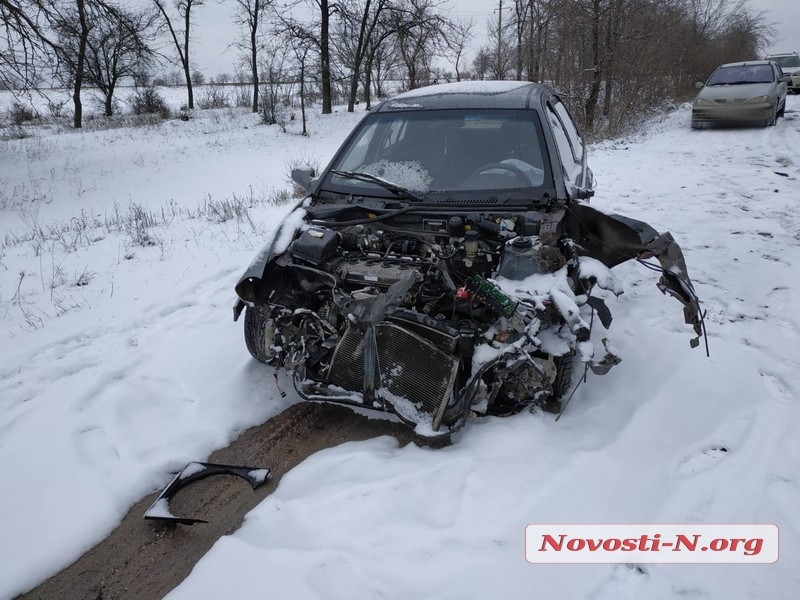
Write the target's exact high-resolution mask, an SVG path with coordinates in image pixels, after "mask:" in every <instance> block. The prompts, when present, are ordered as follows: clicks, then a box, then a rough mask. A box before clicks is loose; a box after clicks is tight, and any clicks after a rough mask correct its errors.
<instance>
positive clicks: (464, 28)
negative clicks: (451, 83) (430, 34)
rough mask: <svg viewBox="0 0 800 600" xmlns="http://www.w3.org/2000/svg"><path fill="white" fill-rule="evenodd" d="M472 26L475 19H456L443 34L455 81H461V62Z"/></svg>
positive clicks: (469, 39) (470, 37) (470, 36)
mask: <svg viewBox="0 0 800 600" xmlns="http://www.w3.org/2000/svg"><path fill="white" fill-rule="evenodd" d="M474 27H475V21H473V20H472V19H469V20H462V21H457V22H455V23H453V26H452V27H451V28H450V31H449V32H448V34H447V35H446V36H445V39H444V42H445V45H446V48H447V55H448V57H449V58H450V59H451V60H452V61H453V68H454V70H455V72H456V81H461V76H462V71H461V63H462V61H463V60H464V55H465V54H466V51H467V49H468V48H469V43H470V41H471V40H472V37H473V33H472V30H473V28H474Z"/></svg>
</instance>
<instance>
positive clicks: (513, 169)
mask: <svg viewBox="0 0 800 600" xmlns="http://www.w3.org/2000/svg"><path fill="white" fill-rule="evenodd" d="M495 169H497V170H500V171H506V172H507V173H511V174H512V175H514V177H516V178H517V180H518V181H519V182H520V183H521V184H522V185H523V186H526V185H530V184H531V181H530V178H529V177H528V175H527V173H525V171H523V170H522V169H520V168H519V167H517V166H515V165H512V164H509V163H503V162H493V163H486V164H485V165H482V166H480V167H478V168H477V169H475V170H474V171H473V172H472V175H470V176H469V178H470V179H471V178H473V177H478V176H480V175H483V174H484V173H486V172H487V171H494V170H495Z"/></svg>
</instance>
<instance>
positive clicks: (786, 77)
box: [781, 75, 792, 83]
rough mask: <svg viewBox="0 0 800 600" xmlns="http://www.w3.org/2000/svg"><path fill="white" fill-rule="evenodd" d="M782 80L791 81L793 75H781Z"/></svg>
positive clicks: (784, 81)
mask: <svg viewBox="0 0 800 600" xmlns="http://www.w3.org/2000/svg"><path fill="white" fill-rule="evenodd" d="M781 81H782V82H783V83H791V82H792V76H791V75H784V76H783V77H781Z"/></svg>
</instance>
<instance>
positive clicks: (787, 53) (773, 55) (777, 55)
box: [764, 52, 798, 60]
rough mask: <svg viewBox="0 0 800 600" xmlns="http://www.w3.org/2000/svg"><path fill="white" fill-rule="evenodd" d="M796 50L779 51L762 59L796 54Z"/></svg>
mask: <svg viewBox="0 0 800 600" xmlns="http://www.w3.org/2000/svg"><path fill="white" fill-rule="evenodd" d="M797 55H798V54H797V52H779V53H778V54H770V55H769V56H768V57H767V58H765V59H764V60H770V59H772V58H783V57H784V56H797Z"/></svg>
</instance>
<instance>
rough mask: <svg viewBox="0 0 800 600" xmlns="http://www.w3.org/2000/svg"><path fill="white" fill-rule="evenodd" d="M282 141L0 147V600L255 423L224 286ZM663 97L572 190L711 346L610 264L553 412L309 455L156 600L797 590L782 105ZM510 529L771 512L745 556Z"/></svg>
mask: <svg viewBox="0 0 800 600" xmlns="http://www.w3.org/2000/svg"><path fill="white" fill-rule="evenodd" d="M360 117H361V115H360V114H358V113H356V114H355V115H350V114H347V113H344V112H339V113H337V114H335V115H331V116H326V117H323V116H321V115H318V114H314V115H312V119H311V121H310V125H309V127H310V131H311V135H310V137H308V138H304V137H301V136H298V135H297V134H296V129H297V126H298V124H297V123H296V122H295V123H292V125H291V128H290V131H289V133H286V134H284V133H281V132H280V130H279V129H278V128H276V127H264V126H261V125H258V124H257V117H255V116H252V115H248V114H247V113H242V112H239V111H234V110H222V111H201V112H199V113H198V114H197V118H195V119H193V120H191V121H189V122H181V121H168V122H164V123H162V124H159V125H155V126H152V127H148V128H142V129H135V130H134V129H115V130H106V131H97V132H79V133H65V134H59V135H53V134H42V135H34V136H32V137H29V138H26V139H22V140H8V141H5V142H0V235H2V236H3V237H2V238H0V239H2V246H0V335H1V336H2V339H3V340H4V341H3V342H2V344H0V464H2V466H3V479H2V481H3V483H2V488H0V492H2V493H0V598H11V597H13V596H14V595H15V594H17V593H19V592H23V591H25V590H27V589H30V588H31V587H33V586H34V585H35V584H37V583H38V582H40V581H42V580H44V579H45V578H46V577H48V576H49V575H52V574H54V573H55V572H57V571H58V570H59V569H61V568H63V567H65V566H67V565H68V564H69V563H71V562H72V561H74V560H75V559H76V558H78V557H79V556H80V555H81V553H83V552H84V551H85V550H87V549H88V548H90V547H91V546H92V545H94V544H95V543H96V542H98V541H99V540H101V539H102V538H104V537H105V536H106V535H107V534H108V533H109V532H110V531H111V530H112V529H113V528H114V527H115V526H116V524H117V523H118V522H119V521H120V519H121V518H122V517H123V516H124V514H125V513H126V512H127V510H128V508H129V507H130V506H131V505H132V504H133V503H134V502H136V501H137V500H139V499H140V498H142V497H143V496H145V495H146V494H148V493H150V492H153V491H155V490H156V489H158V488H160V487H161V486H163V485H164V484H165V483H166V482H168V480H169V478H170V473H171V472H174V471H176V470H177V469H179V468H180V467H182V466H183V465H184V464H185V463H187V462H189V461H191V460H200V459H204V458H206V457H207V456H208V455H209V454H210V453H211V452H212V451H213V450H214V449H216V448H220V447H224V446H225V445H227V444H228V443H230V441H231V440H233V439H235V438H236V437H237V436H238V434H239V433H241V432H242V431H243V430H244V429H245V428H247V427H249V426H252V425H255V424H258V423H261V422H263V421H264V420H266V419H267V418H269V417H270V416H272V415H275V414H277V413H278V412H280V411H281V410H283V409H284V408H285V407H286V406H288V404H289V403H291V402H294V401H296V397H294V396H293V395H291V394H290V395H289V397H288V398H286V399H281V398H280V397H279V394H278V392H277V391H276V389H275V387H274V384H273V379H272V370H271V369H269V368H266V367H262V366H261V365H260V364H258V363H255V361H253V360H252V359H251V358H250V357H249V355H248V354H247V351H246V350H245V347H244V343H243V340H242V334H241V323H240V324H233V323H232V322H231V305H232V301H233V291H232V290H233V285H234V284H235V283H236V281H237V280H238V277H239V275H240V273H241V271H242V270H243V268H244V267H245V266H246V265H247V263H248V262H249V260H250V259H251V258H252V255H253V253H254V252H255V251H256V250H257V249H258V248H259V247H260V246H261V245H262V243H263V241H264V239H265V238H267V237H268V236H269V232H270V231H271V230H272V229H273V228H274V227H275V225H276V223H277V221H278V219H279V218H280V217H281V215H282V214H284V213H285V212H286V211H287V210H288V209H289V206H291V204H288V203H286V202H285V200H286V198H285V196H286V194H283V193H281V190H284V189H289V188H290V185H289V183H288V181H287V164H289V163H292V162H297V161H299V160H302V159H308V158H311V159H314V160H317V161H319V162H321V163H324V162H325V161H327V160H328V159H329V158H330V157H331V155H332V153H333V152H334V150H335V149H336V147H337V146H338V144H339V143H340V142H341V140H342V139H343V138H344V137H345V135H346V134H347V132H348V131H349V130H350V129H351V128H352V127H353V125H354V124H355V123H356V122H357V120H358V119H359V118H360ZM689 118H690V108H689V107H688V105H686V106H683V107H681V108H680V109H678V110H677V111H675V112H674V113H672V114H670V115H668V116H666V117H664V118H663V119H662V120H660V121H659V122H657V123H653V124H651V126H650V127H648V128H647V130H646V131H645V132H643V133H642V134H641V135H638V136H635V137H633V138H631V139H628V140H624V141H614V142H604V143H602V144H598V145H596V146H595V147H593V148H592V154H591V158H590V164H591V166H592V168H593V170H594V172H595V174H596V176H597V179H598V193H597V196H596V197H595V199H593V201H592V202H593V203H594V204H595V205H596V206H598V207H600V208H603V209H607V210H610V211H618V212H620V213H622V214H625V215H627V216H630V217H633V218H638V219H642V220H645V221H648V222H649V223H651V224H652V225H653V226H655V227H656V228H657V229H659V230H660V231H665V230H669V231H671V232H672V233H673V235H674V237H675V238H676V240H677V241H678V242H679V243H680V244H681V246H682V247H683V250H684V253H685V255H686V258H687V263H688V267H689V273H690V275H691V276H692V278H693V280H694V282H695V286H696V290H697V292H698V294H699V296H700V298H701V300H702V301H703V306H704V308H705V309H707V311H708V316H707V321H706V323H707V328H708V334H709V346H710V351H711V357H710V358H706V357H705V355H704V352H703V351H702V349H701V348H698V349H695V350H691V349H690V348H689V339H690V337H691V335H690V328H689V327H688V326H686V325H684V324H683V318H682V315H681V307H680V305H679V304H678V303H677V302H676V301H675V300H673V299H671V298H668V297H664V296H662V294H661V293H660V292H659V291H658V289H657V288H656V286H655V283H656V280H657V275H656V274H654V273H652V272H650V271H648V270H646V269H644V268H642V267H641V266H638V265H636V264H626V265H622V266H620V267H618V268H616V269H615V270H614V272H615V274H616V275H617V277H618V278H619V279H620V281H621V282H622V283H623V285H624V288H625V290H626V292H625V294H624V295H622V296H621V297H620V298H618V299H614V298H613V297H612V298H610V299H608V303H609V307H610V309H611V311H612V313H613V314H614V317H615V319H614V324H613V325H612V327H611V331H610V337H611V339H612V340H613V342H614V345H615V346H616V347H617V348H618V349H619V350H620V351H621V353H622V356H623V362H622V363H621V364H620V365H619V366H617V367H615V368H614V369H613V370H612V371H611V372H610V373H609V374H608V375H607V376H605V377H593V376H592V375H591V374H590V376H589V381H588V383H587V384H586V385H584V386H581V388H580V389H579V390H578V392H577V393H576V394H575V396H574V398H573V399H572V401H571V403H570V405H569V407H568V409H567V411H566V413H565V414H564V416H563V418H562V419H561V420H560V421H559V422H558V423H555V422H554V421H553V417H552V415H545V414H541V413H535V414H530V413H524V414H520V415H517V416H515V417H512V418H508V419H498V418H488V419H484V420H480V421H473V422H471V423H470V424H468V426H467V427H466V428H465V430H464V431H462V432H461V433H460V434H458V437H457V439H456V440H455V444H454V445H452V446H449V447H447V448H444V449H440V450H430V449H423V448H418V447H415V446H408V447H405V448H398V444H397V443H396V441H395V440H393V439H390V438H380V439H375V440H371V441H366V442H358V443H347V444H344V445H342V446H340V447H337V448H332V449H329V450H325V451H323V452H320V453H318V454H316V455H314V456H312V457H311V458H310V459H308V460H306V461H305V462H304V463H302V464H301V465H300V466H299V467H297V468H295V469H294V470H293V471H291V472H289V473H287V474H286V475H285V476H284V477H283V479H282V480H281V482H280V485H279V487H278V489H277V491H276V492H275V493H274V494H272V495H271V496H270V497H268V498H267V499H266V500H265V501H264V502H263V503H262V504H260V505H259V506H258V507H257V508H256V509H255V510H253V511H252V512H251V513H249V514H248V515H247V517H246V520H245V523H244V525H243V526H242V528H241V529H240V530H239V531H237V532H236V533H234V534H233V535H231V536H228V537H225V538H222V539H220V540H219V541H218V542H217V544H216V545H215V546H214V547H213V548H212V549H211V551H209V553H208V554H207V555H206V556H205V557H204V558H203V559H202V560H201V561H200V562H199V563H198V565H197V566H196V567H195V569H194V571H193V572H192V574H191V575H190V576H189V577H188V578H187V579H186V581H185V582H184V583H183V584H182V585H180V586H179V587H178V588H177V589H175V590H174V591H173V592H172V593H171V594H170V595H169V598H170V600H176V599H187V600H188V599H196V598H209V599H211V598H237V599H244V598H263V597H264V596H265V594H268V595H269V597H271V598H286V599H299V598H303V599H317V598H319V599H326V600H327V599H337V598H343V599H344V598H347V599H352V598H398V599H400V598H403V599H406V598H437V599H463V598H487V597H493V598H510V599H511V598H513V599H516V598H520V599H521V598H531V597H538V596H542V597H548V598H563V599H567V600H569V599H573V598H575V599H583V598H586V599H592V600H626V599H630V600H634V599H636V600H638V599H648V600H657V599H661V598H699V599H706V598H707V599H719V600H729V599H734V600H735V599H739V598H742V599H744V598H754V599H759V600H762V599H770V600H782V599H786V600H793V599H796V598H798V597H800V572H798V569H797V568H796V565H797V563H798V560H800V512H798V507H800V469H798V467H800V404H799V402H800V375H799V374H798V373H800V358H798V356H797V353H796V349H797V347H798V344H800V317H799V316H798V315H799V314H800V283H799V282H798V275H800V97H795V96H790V97H789V98H788V100H787V112H786V118H785V119H782V120H779V122H778V124H777V126H776V127H772V128H767V129H739V130H731V129H717V130H707V131H692V130H691V129H690V128H689ZM528 523H645V524H646V523H698V524H703V523H775V524H777V525H778V526H779V528H780V535H781V537H780V543H781V548H780V549H781V558H780V560H779V561H778V562H777V563H775V564H766V565H661V564H648V565H531V564H529V563H527V562H526V561H525V558H524V548H523V535H524V528H525V525H526V524H528Z"/></svg>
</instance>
